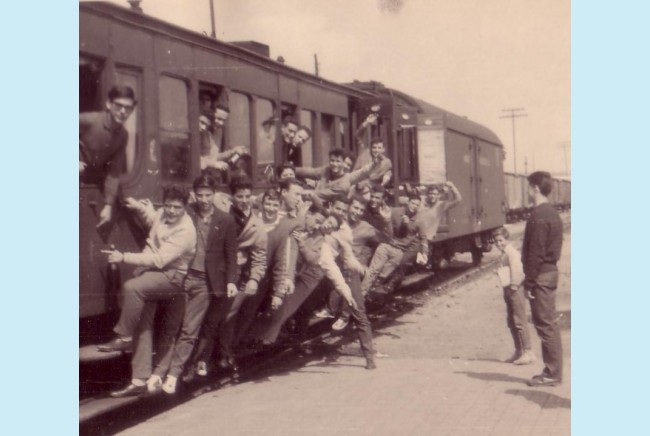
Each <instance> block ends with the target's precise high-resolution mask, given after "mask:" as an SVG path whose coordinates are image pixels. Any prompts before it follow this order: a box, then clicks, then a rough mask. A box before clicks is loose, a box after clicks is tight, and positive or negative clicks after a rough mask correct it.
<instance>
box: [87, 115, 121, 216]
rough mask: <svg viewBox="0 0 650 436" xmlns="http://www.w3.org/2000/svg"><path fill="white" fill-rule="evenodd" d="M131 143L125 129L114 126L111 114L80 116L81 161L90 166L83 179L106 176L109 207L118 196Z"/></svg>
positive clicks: (105, 188) (105, 182)
mask: <svg viewBox="0 0 650 436" xmlns="http://www.w3.org/2000/svg"><path fill="white" fill-rule="evenodd" d="M128 139H129V138H128V133H127V131H126V129H125V128H124V126H123V125H121V124H117V123H113V122H112V120H111V114H110V112H108V111H103V112H87V113H80V114H79V161H81V162H85V163H86V164H87V165H88V166H87V167H86V169H85V171H84V177H86V175H88V176H90V177H92V176H93V175H94V176H103V175H104V174H105V177H106V179H105V181H104V198H105V200H104V201H105V202H106V204H113V202H114V201H115V197H116V196H117V192H118V189H119V183H120V173H121V172H122V171H123V169H124V165H125V158H126V156H125V153H124V150H125V149H126V145H127V142H128Z"/></svg>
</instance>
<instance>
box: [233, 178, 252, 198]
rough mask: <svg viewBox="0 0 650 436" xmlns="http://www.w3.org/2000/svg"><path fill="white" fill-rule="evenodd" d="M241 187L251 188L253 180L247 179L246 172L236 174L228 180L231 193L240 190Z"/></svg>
mask: <svg viewBox="0 0 650 436" xmlns="http://www.w3.org/2000/svg"><path fill="white" fill-rule="evenodd" d="M242 189H250V190H252V189H253V182H251V179H249V178H248V175H246V174H242V175H240V176H237V177H235V178H233V179H232V180H231V181H230V193H231V194H234V193H235V192H237V191H241V190H242Z"/></svg>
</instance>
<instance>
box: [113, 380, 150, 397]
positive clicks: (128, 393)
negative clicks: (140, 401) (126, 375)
mask: <svg viewBox="0 0 650 436" xmlns="http://www.w3.org/2000/svg"><path fill="white" fill-rule="evenodd" d="M146 394H147V385H144V386H136V385H134V384H133V383H129V385H128V386H127V387H125V388H124V389H121V390H119V391H113V392H111V397H113V398H124V397H139V396H141V395H146Z"/></svg>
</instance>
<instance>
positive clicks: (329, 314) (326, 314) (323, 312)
mask: <svg viewBox="0 0 650 436" xmlns="http://www.w3.org/2000/svg"><path fill="white" fill-rule="evenodd" d="M314 316H315V317H316V318H334V315H332V312H330V311H329V310H327V309H323V310H319V311H318V312H316V313H315V314H314Z"/></svg>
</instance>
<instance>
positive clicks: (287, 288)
mask: <svg viewBox="0 0 650 436" xmlns="http://www.w3.org/2000/svg"><path fill="white" fill-rule="evenodd" d="M281 289H282V292H283V293H284V294H286V295H291V294H293V291H295V290H296V285H295V284H294V283H293V280H291V279H284V281H283V282H282V286H281Z"/></svg>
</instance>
